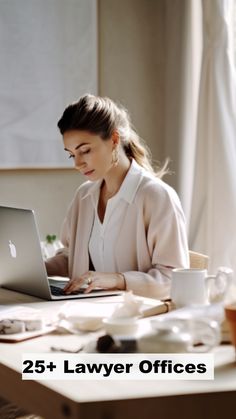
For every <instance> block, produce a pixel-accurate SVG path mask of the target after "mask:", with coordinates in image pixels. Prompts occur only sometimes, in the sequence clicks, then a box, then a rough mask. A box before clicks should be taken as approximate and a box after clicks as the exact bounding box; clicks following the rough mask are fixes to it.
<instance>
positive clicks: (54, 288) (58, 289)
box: [50, 285, 84, 296]
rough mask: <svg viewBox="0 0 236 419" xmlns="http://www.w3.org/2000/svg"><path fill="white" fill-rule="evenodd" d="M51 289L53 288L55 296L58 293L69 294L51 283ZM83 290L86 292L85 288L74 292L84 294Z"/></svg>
mask: <svg viewBox="0 0 236 419" xmlns="http://www.w3.org/2000/svg"><path fill="white" fill-rule="evenodd" d="M50 289H51V293H52V295H55V296H57V295H58V296H60V295H68V294H64V292H63V289H62V288H59V287H56V286H55V285H50ZM83 292H84V290H83V289H80V290H78V291H76V292H75V293H73V294H83Z"/></svg>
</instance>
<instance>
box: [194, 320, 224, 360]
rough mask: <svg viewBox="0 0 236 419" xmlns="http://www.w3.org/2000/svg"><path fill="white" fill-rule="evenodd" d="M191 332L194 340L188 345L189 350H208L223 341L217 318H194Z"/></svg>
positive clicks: (202, 351) (199, 351) (201, 351)
mask: <svg viewBox="0 0 236 419" xmlns="http://www.w3.org/2000/svg"><path fill="white" fill-rule="evenodd" d="M190 333H192V334H193V341H192V343H191V344H190V345H189V346H188V347H187V350H188V352H192V353H193V352H194V353H197V352H198V353H204V352H208V351H209V350H210V349H212V348H214V347H215V346H217V345H219V343H220V341H221V333H220V328H219V325H218V323H217V322H216V321H215V320H210V321H209V320H204V319H192V320H191V321H190Z"/></svg>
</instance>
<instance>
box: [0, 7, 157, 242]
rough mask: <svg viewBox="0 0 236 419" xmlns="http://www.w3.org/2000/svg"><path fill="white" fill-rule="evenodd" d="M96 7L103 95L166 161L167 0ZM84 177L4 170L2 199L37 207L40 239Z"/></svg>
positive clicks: (54, 229)
mask: <svg viewBox="0 0 236 419" xmlns="http://www.w3.org/2000/svg"><path fill="white" fill-rule="evenodd" d="M98 11H99V16H98V26H99V42H98V47H99V93H100V94H101V95H107V96H110V97H111V98H113V99H116V100H119V101H121V102H122V103H123V104H124V105H125V106H126V107H127V108H128V109H129V110H130V113H131V117H132V120H133V123H134V125H135V126H136V128H137V130H138V132H139V133H140V135H141V136H142V137H143V138H144V139H145V140H146V141H147V143H148V145H149V147H150V148H151V150H152V152H153V157H154V158H155V159H163V145H162V138H163V125H162V124H163V119H164V118H163V107H164V104H163V96H164V94H163V89H164V83H163V57H164V53H163V25H164V0H120V1H117V0H100V1H99V3H98ZM52 123H55V121H52ZM82 181H83V178H82V177H81V176H80V175H79V174H78V173H77V172H75V171H72V170H65V169H64V170H42V171H41V170H21V171H0V203H1V204H2V205H12V206H20V207H27V208H34V209H35V211H36V214H37V218H38V223H39V229H40V234H41V238H43V237H44V236H45V235H46V234H47V233H55V234H58V232H59V230H60V226H61V223H62V220H63V217H64V214H65V211H66V208H67V206H68V203H69V201H70V200H71V198H72V196H73V194H74V191H75V189H76V188H77V186H78V185H79V184H80V183H81V182H82Z"/></svg>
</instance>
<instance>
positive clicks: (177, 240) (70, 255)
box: [46, 160, 189, 298]
mask: <svg viewBox="0 0 236 419" xmlns="http://www.w3.org/2000/svg"><path fill="white" fill-rule="evenodd" d="M131 166H132V172H131V175H132V176H131V177H130V182H132V188H131V190H132V193H129V194H127V201H128V205H127V211H126V215H125V218H124V220H123V223H122V225H121V226H120V233H119V237H118V240H117V242H116V262H117V266H118V268H119V270H118V271H119V272H122V273H123V274H124V276H125V279H126V288H127V290H133V291H134V293H136V294H139V295H143V296H148V297H152V298H167V297H168V296H169V291H170V278H171V269H172V268H176V267H188V264H189V261H188V245H187V237H186V230H185V219H184V215H183V211H182V208H181V204H180V201H179V198H178V196H177V194H176V192H175V191H174V190H173V189H172V188H171V187H170V186H168V185H167V184H166V183H164V182H163V181H161V180H160V179H157V178H155V177H153V176H152V175H151V174H149V173H148V172H147V171H145V170H144V169H143V168H141V167H140V166H139V165H138V164H137V163H136V162H135V161H134V160H133V162H132V165H131ZM97 187H99V182H90V181H88V182H85V183H83V184H82V185H81V186H80V187H79V188H78V190H77V192H76V194H75V197H74V199H73V201H72V203H71V205H70V207H69V210H68V212H67V215H66V218H65V221H64V224H63V228H62V234H61V241H62V243H63V245H64V248H63V249H62V250H60V251H59V252H58V254H57V255H56V256H55V257H53V258H51V259H49V260H48V261H47V264H46V265H47V270H48V274H49V275H61V276H69V277H70V278H76V277H77V278H78V277H79V276H80V275H82V274H84V273H85V272H86V271H88V270H89V254H88V244H89V238H90V234H91V230H92V225H93V219H94V207H93V205H92V202H91V192H92V191H93V190H94V188H97Z"/></svg>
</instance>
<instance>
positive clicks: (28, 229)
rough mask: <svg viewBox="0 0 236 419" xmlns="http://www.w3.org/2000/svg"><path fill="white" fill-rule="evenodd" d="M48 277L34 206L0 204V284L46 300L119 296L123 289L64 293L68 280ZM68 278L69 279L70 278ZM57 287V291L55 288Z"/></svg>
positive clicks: (81, 290)
mask: <svg viewBox="0 0 236 419" xmlns="http://www.w3.org/2000/svg"><path fill="white" fill-rule="evenodd" d="M61 279H62V280H61V281H57V280H55V279H50V278H48V277H47V272H46V268H45V264H44V261H43V257H42V251H41V245H40V240H39V234H38V228H37V223H36V219H35V214H34V211H33V210H31V209H22V208H12V207H4V206H0V286H1V287H3V288H7V289H9V290H13V291H18V292H22V293H24V294H29V295H33V296H35V297H40V298H42V299H46V300H67V299H75V298H77V299H78V298H94V297H101V296H108V295H117V294H120V293H122V291H109V290H100V289H95V290H93V291H92V292H91V293H88V294H84V289H80V290H79V291H78V293H77V294H70V295H65V294H63V292H62V289H63V287H64V286H65V283H66V279H65V278H61ZM67 280H68V278H67ZM55 288H57V290H55Z"/></svg>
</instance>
